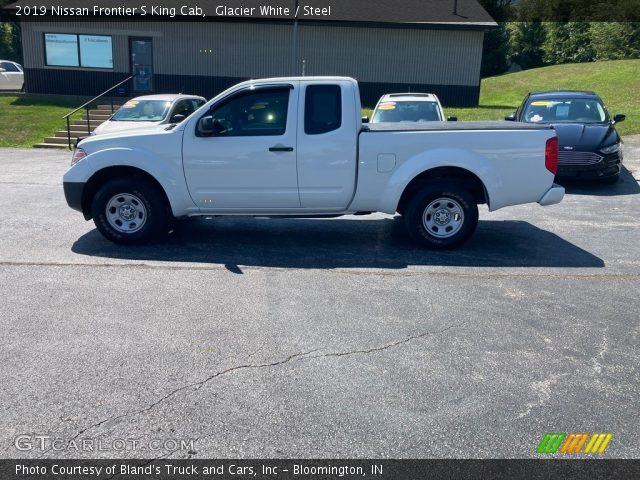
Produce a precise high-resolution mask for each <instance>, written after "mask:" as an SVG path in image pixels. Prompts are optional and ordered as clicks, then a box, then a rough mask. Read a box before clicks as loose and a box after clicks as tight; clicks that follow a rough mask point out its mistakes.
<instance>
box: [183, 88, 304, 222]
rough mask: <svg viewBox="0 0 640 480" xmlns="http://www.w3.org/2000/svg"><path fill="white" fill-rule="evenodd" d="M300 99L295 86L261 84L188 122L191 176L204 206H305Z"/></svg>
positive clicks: (192, 187) (188, 169)
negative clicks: (299, 175) (300, 175)
mask: <svg viewBox="0 0 640 480" xmlns="http://www.w3.org/2000/svg"><path fill="white" fill-rule="evenodd" d="M297 104H298V89H297V88H295V87H294V85H278V86H257V87H254V88H247V89H245V90H242V91H240V92H236V93H234V94H232V95H231V96H230V97H227V98H225V99H223V100H221V101H220V102H218V103H216V104H214V105H213V106H212V109H211V110H210V111H209V112H208V113H206V114H205V115H200V118H199V119H198V120H200V121H196V122H194V123H193V124H190V125H188V126H187V130H186V131H185V135H184V142H183V164H184V172H185V178H186V180H187V185H188V187H189V192H190V193H191V197H192V198H193V200H194V202H196V204H197V205H198V206H199V207H200V208H201V209H203V210H221V209H222V210H224V209H235V210H242V209H251V210H260V209H265V210H267V209H280V208H300V199H299V197H298V178H297V171H296V155H297V151H296V147H297V145H296V128H297V115H296V112H297V110H296V109H297ZM205 117H208V118H207V119H206V123H204V122H203V121H202V120H203V119H204V118H205ZM193 125H195V126H193ZM202 125H206V126H208V128H205V129H204V130H203V129H202Z"/></svg>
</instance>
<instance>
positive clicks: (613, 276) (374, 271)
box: [0, 260, 640, 281]
mask: <svg viewBox="0 0 640 480" xmlns="http://www.w3.org/2000/svg"><path fill="white" fill-rule="evenodd" d="M0 267H78V268H126V269H130V270H136V269H140V270H169V271H189V270H192V271H215V270H217V271H222V272H228V271H229V270H228V269H227V267H226V266H225V265H153V264H148V263H73V262H12V261H3V260H0ZM456 268H494V267H478V266H461V267H456ZM497 268H501V267H497ZM505 268H511V267H505ZM521 268H530V267H521ZM381 269H385V270H388V268H385V267H370V268H368V269H367V271H362V270H351V269H345V268H281V267H253V266H245V265H243V271H244V272H247V271H256V272H261V271H269V272H306V271H309V270H320V271H323V272H327V273H335V274H341V275H363V276H365V275H368V276H381V277H384V276H391V277H420V276H427V275H428V276H441V277H454V278H554V279H568V280H571V279H576V280H632V281H635V280H638V279H640V273H576V274H563V273H544V272H541V273H527V272H522V273H519V272H513V273H509V272H506V273H500V272H477V273H476V272H453V271H437V270H436V271H434V270H425V271H412V272H411V271H402V272H387V271H380V270H381Z"/></svg>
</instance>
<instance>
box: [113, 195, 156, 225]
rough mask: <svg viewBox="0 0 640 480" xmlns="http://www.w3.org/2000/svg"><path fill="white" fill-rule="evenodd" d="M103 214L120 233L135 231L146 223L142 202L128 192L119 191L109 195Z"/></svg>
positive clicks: (145, 212) (145, 211)
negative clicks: (111, 195) (109, 198)
mask: <svg viewBox="0 0 640 480" xmlns="http://www.w3.org/2000/svg"><path fill="white" fill-rule="evenodd" d="M105 214H106V217H107V221H108V222H109V225H110V226H111V228H113V229H114V230H117V231H118V232H120V233H136V232H137V231H139V230H140V229H141V228H142V227H144V225H145V223H147V209H146V208H145V206H144V203H143V202H142V200H140V198H138V197H136V196H135V195H132V194H130V193H119V194H117V195H114V196H113V197H111V200H109V201H108V202H107V208H106V209H105Z"/></svg>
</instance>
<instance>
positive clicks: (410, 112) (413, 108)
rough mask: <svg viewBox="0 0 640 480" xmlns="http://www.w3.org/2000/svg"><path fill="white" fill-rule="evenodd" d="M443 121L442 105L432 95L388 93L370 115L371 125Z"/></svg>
mask: <svg viewBox="0 0 640 480" xmlns="http://www.w3.org/2000/svg"><path fill="white" fill-rule="evenodd" d="M447 120H449V121H456V120H457V118H455V117H449V118H448V119H447ZM444 121H445V116H444V112H443V111H442V105H440V100H439V99H438V97H437V96H436V95H434V94H433V93H388V94H386V95H383V96H382V97H381V98H380V100H378V104H377V105H376V108H375V109H374V110H373V114H372V115H371V123H386V122H391V123H395V122H444Z"/></svg>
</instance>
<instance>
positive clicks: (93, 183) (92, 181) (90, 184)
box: [82, 165, 171, 220]
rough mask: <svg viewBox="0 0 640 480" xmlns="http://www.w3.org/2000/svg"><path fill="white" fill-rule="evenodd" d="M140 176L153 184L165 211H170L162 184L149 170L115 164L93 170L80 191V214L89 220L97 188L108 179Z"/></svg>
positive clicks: (169, 204)
mask: <svg viewBox="0 0 640 480" xmlns="http://www.w3.org/2000/svg"><path fill="white" fill-rule="evenodd" d="M132 177H137V178H142V179H144V180H146V181H148V182H149V183H150V184H151V185H153V186H154V187H155V188H156V189H157V190H158V192H159V193H160V195H161V197H162V199H163V201H164V203H165V206H166V208H167V211H168V212H169V213H171V203H170V202H169V197H168V196H167V192H166V191H165V189H164V187H163V186H162V184H161V183H160V182H159V181H158V180H157V179H156V178H155V177H154V176H153V175H151V174H150V173H149V172H147V171H145V170H143V169H141V168H138V167H133V166H129V165H116V166H110V167H105V168H102V169H100V170H98V171H97V172H95V173H94V174H93V175H92V176H91V177H90V178H89V180H88V181H87V182H86V184H85V187H84V189H83V191H82V214H83V215H84V218H85V220H91V218H92V214H91V202H92V201H93V197H94V196H95V194H96V192H97V191H98V189H99V188H100V187H101V186H102V185H104V184H105V183H106V182H108V181H109V180H112V179H114V178H132Z"/></svg>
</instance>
